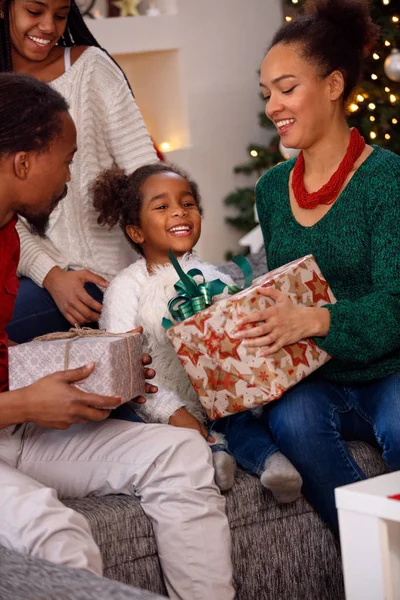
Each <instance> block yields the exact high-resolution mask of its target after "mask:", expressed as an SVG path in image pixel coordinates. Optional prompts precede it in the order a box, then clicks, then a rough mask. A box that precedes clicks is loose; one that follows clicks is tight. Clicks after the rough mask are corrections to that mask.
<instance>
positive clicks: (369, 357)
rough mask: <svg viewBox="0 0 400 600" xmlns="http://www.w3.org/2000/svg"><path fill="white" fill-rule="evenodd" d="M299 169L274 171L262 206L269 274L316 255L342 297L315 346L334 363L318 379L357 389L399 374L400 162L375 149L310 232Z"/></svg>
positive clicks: (260, 190)
mask: <svg viewBox="0 0 400 600" xmlns="http://www.w3.org/2000/svg"><path fill="white" fill-rule="evenodd" d="M294 163H295V160H289V161H287V162H284V163H281V164H280V165H277V166H276V167H274V168H273V169H271V170H270V171H268V172H267V173H266V174H265V175H264V176H263V177H262V178H261V179H260V181H259V182H258V184H257V188H256V200H257V209H258V215H259V219H260V223H261V227H262V231H263V235H264V242H265V249H266V253H267V262H268V267H269V268H270V269H275V268H277V267H280V266H281V265H284V264H286V263H288V262H290V261H292V260H295V259H297V258H300V257H302V256H305V255H306V254H313V255H314V257H315V259H316V261H317V263H318V265H319V267H320V269H321V271H322V273H323V274H324V276H325V278H326V279H327V281H328V283H329V284H330V286H331V288H332V291H333V293H334V294H335V296H336V298H337V303H336V304H333V305H327V306H326V308H328V309H329V312H330V316H331V325H330V329H329V333H328V335H327V336H326V337H324V338H316V339H315V341H316V342H317V343H318V344H319V346H321V347H322V348H324V349H325V350H326V351H327V352H328V353H329V354H330V355H331V356H332V357H333V358H332V360H331V361H329V362H328V363H327V364H326V365H324V366H323V367H322V368H321V369H320V370H319V371H318V372H317V373H316V375H317V376H319V377H324V378H326V379H331V380H334V381H337V382H340V383H348V384H351V383H361V382H365V381H371V380H374V379H378V378H381V377H384V376H386V375H389V374H391V373H394V372H396V371H400V156H397V155H396V154H393V153H392V152H389V151H387V150H383V149H382V148H379V147H377V146H374V150H373V152H372V153H371V154H370V155H369V157H368V158H367V159H366V160H365V161H364V163H363V164H362V165H361V167H360V168H359V169H358V170H357V171H356V173H355V174H354V175H353V177H352V179H351V180H350V182H349V183H348V185H347V186H346V188H345V189H344V191H343V192H342V193H341V194H340V196H339V198H338V199H337V200H336V202H335V204H333V206H332V207H331V208H330V210H329V211H328V213H327V214H326V215H325V216H324V217H322V219H321V220H320V221H318V223H316V224H315V225H313V226H311V227H304V226H302V225H300V224H299V223H298V222H297V221H296V220H295V218H294V216H293V213H292V210H291V207H290V201H289V194H288V186H289V175H290V171H291V170H292V168H293V166H294Z"/></svg>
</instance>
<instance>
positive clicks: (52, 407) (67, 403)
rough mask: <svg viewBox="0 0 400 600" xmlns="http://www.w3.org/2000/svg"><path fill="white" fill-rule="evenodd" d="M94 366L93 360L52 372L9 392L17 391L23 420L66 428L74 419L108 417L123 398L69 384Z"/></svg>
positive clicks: (85, 420)
mask: <svg viewBox="0 0 400 600" xmlns="http://www.w3.org/2000/svg"><path fill="white" fill-rule="evenodd" d="M94 367H95V365H94V363H90V364H88V365H86V366H84V367H80V368H78V369H70V370H68V371H60V372H58V373H53V374H52V375H47V377H43V378H42V379H39V380H38V381H36V382H35V383H33V384H32V385H29V386H28V387H26V388H22V389H21V390H17V391H15V392H11V394H18V392H19V393H20V396H21V398H20V402H21V403H22V407H21V408H22V411H23V413H22V414H23V417H24V418H23V421H24V422H25V421H28V422H33V423H36V424H37V425H39V426H40V427H51V428H53V429H67V428H68V427H69V426H70V425H72V424H73V423H86V422H87V421H104V419H107V417H108V416H109V414H110V409H111V408H117V407H118V406H120V405H121V404H122V403H123V402H124V400H123V398H119V397H110V396H99V395H97V394H88V393H87V392H84V391H82V390H80V389H79V388H77V387H76V386H75V385H71V384H73V383H76V382H77V381H81V380H82V379H86V377H88V376H89V375H90V374H91V373H92V372H93V370H94Z"/></svg>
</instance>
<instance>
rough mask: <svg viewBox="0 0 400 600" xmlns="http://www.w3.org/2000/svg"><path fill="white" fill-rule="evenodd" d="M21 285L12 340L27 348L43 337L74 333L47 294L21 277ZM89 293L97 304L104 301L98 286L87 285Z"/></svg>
mask: <svg viewBox="0 0 400 600" xmlns="http://www.w3.org/2000/svg"><path fill="white" fill-rule="evenodd" d="M19 282H20V285H19V289H18V294H17V299H16V302H15V307H14V313H13V317H12V319H11V322H10V323H9V324H8V327H7V329H6V330H7V333H8V337H9V338H10V340H12V341H13V342H16V343H17V344H23V343H24V342H29V341H30V340H32V339H33V338H35V337H38V336H39V335H46V334H47V333H53V332H54V331H68V330H69V329H70V327H71V325H70V323H69V322H68V321H67V319H65V318H64V316H63V315H62V314H61V313H60V311H59V310H58V308H57V305H56V303H55V302H54V300H53V298H52V297H51V295H50V294H49V292H48V291H47V290H45V289H44V288H41V287H39V286H38V285H36V283H34V282H33V281H32V279H29V278H28V277H21V278H20V280H19ZM85 290H86V291H87V293H88V294H90V296H92V298H94V299H95V300H97V302H102V301H103V293H102V292H101V291H100V290H99V288H98V287H97V285H95V284H94V283H86V284H85ZM93 325H94V324H93ZM96 327H97V324H96Z"/></svg>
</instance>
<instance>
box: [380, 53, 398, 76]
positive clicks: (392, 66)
mask: <svg viewBox="0 0 400 600" xmlns="http://www.w3.org/2000/svg"><path fill="white" fill-rule="evenodd" d="M384 69H385V73H386V76H387V77H388V78H389V79H390V80H391V81H396V82H400V52H399V50H397V48H393V50H392V51H391V53H390V54H389V56H388V57H387V59H386V60H385V64H384Z"/></svg>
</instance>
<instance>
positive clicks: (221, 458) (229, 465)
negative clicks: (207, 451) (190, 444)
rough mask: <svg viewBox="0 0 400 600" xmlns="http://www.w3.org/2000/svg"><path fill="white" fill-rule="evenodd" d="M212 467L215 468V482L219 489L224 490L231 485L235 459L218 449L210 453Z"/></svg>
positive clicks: (233, 477)
mask: <svg viewBox="0 0 400 600" xmlns="http://www.w3.org/2000/svg"><path fill="white" fill-rule="evenodd" d="M212 457H213V463H214V469H215V483H216V484H217V486H218V487H219V489H220V490H221V492H226V491H227V490H230V489H231V487H232V486H233V482H234V480H235V473H236V461H235V459H234V458H233V456H231V455H230V454H228V453H227V452H224V451H223V450H219V451H217V452H213V453H212Z"/></svg>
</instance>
